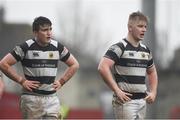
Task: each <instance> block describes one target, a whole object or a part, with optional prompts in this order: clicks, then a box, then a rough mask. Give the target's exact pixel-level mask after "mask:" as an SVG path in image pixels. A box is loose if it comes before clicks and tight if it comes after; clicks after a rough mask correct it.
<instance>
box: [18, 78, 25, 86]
mask: <svg viewBox="0 0 180 120" xmlns="http://www.w3.org/2000/svg"><path fill="white" fill-rule="evenodd" d="M25 81H26V79H24V78H23V77H20V79H19V81H18V82H19V84H21V85H23V83H24V82H25Z"/></svg>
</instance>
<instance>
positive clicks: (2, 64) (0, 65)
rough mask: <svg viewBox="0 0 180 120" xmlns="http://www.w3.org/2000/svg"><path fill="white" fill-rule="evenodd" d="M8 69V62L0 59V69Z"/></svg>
mask: <svg viewBox="0 0 180 120" xmlns="http://www.w3.org/2000/svg"><path fill="white" fill-rule="evenodd" d="M6 69H8V64H7V63H5V62H4V61H0V70H1V71H4V70H6Z"/></svg>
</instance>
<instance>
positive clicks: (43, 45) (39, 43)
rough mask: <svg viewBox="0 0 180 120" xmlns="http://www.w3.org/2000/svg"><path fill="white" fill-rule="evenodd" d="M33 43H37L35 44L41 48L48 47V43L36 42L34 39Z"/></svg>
mask: <svg viewBox="0 0 180 120" xmlns="http://www.w3.org/2000/svg"><path fill="white" fill-rule="evenodd" d="M35 41H36V42H37V44H38V45H39V46H42V47H46V46H47V45H48V43H42V42H41V41H40V40H38V39H36V38H35Z"/></svg>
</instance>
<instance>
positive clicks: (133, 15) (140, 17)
mask: <svg viewBox="0 0 180 120" xmlns="http://www.w3.org/2000/svg"><path fill="white" fill-rule="evenodd" d="M137 20H138V21H145V22H146V23H147V24H148V17H147V16H145V15H144V14H143V13H142V12H140V11H137V12H133V13H131V14H130V15H129V20H128V25H130V24H132V23H133V22H134V21H137Z"/></svg>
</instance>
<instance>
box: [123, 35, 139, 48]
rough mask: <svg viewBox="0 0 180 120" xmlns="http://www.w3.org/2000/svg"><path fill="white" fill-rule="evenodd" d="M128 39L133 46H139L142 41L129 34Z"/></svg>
mask: <svg viewBox="0 0 180 120" xmlns="http://www.w3.org/2000/svg"><path fill="white" fill-rule="evenodd" d="M126 39H127V41H128V42H129V43H131V45H132V46H134V47H138V46H139V43H140V41H139V40H135V39H134V38H133V37H132V36H130V35H128V36H127V38H126Z"/></svg>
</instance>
